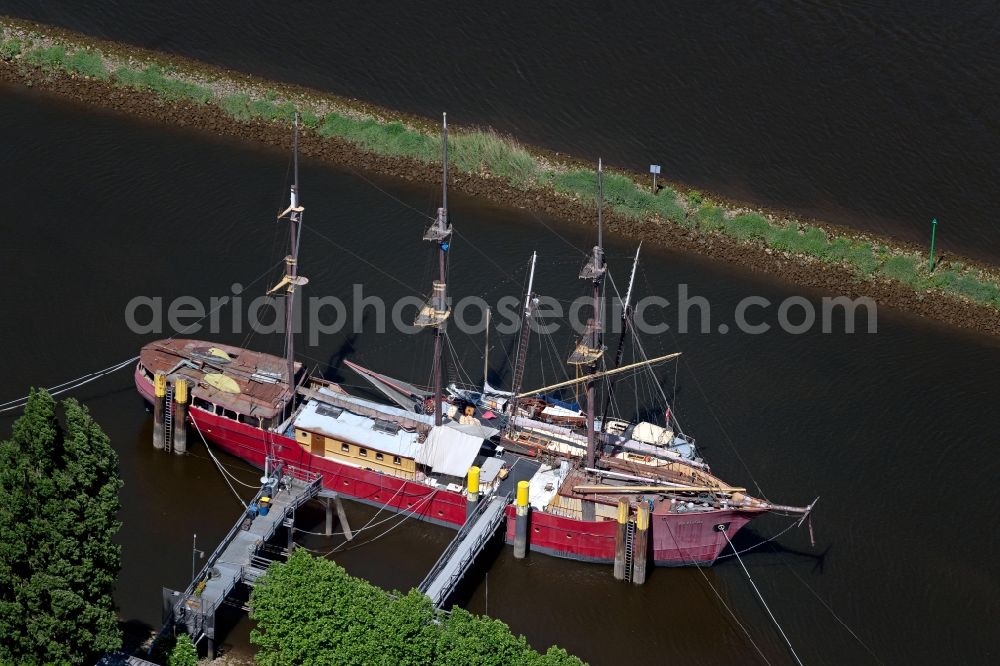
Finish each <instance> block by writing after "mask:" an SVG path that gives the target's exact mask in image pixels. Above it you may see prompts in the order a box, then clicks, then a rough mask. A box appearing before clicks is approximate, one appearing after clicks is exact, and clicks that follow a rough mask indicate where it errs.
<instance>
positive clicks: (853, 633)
mask: <svg viewBox="0 0 1000 666" xmlns="http://www.w3.org/2000/svg"><path fill="white" fill-rule="evenodd" d="M771 550H772V551H773V552H774V554H775V555H777V556H778V559H779V560H781V563H782V564H784V565H785V566H786V567H788V570H789V571H791V572H792V575H793V576H795V577H796V578H798V579H799V582H800V583H802V585H803V586H804V587H805V588H806V589H807V590H809V592H810V593H811V594H812V595H813V596H814V597H816V601H818V602H820V603H821V604H822V605H823V607H824V608H826V610H828V611H829V612H830V615H832V616H833V619H834V620H836V621H837V622H839V623H840V626H842V627H843V628H844V629H845V630H846V631H847V633H849V634H850V635H851V636H852V637H853V638H854V640H856V641H857V642H858V644H859V645H861V647H863V648H864V649H865V650H867V651H868V654H870V655H871V656H872V659H874V660H875V662H876V663H879V664H881V663H883V662H882V660H881V659H879V658H878V655H877V654H875V652H874V651H873V650H872V649H871V648H870V647H868V644H867V643H865V642H864V641H863V640H861V637H860V636H858V635H857V634H856V633H855V632H854V630H853V629H851V628H850V627H849V626H848V625H847V623H846V622H844V621H843V620H842V619H840V616H839V615H837V613H836V612H835V611H834V610H833V608H831V607H830V604H828V603H826V601H824V600H823V597H821V596H819V594H818V593H817V592H816V590H814V589H813V588H812V586H810V585H809V583H807V582H806V581H805V580H803V578H802V576H800V575H799V574H798V572H796V571H795V569H794V568H792V565H790V564H789V563H788V562H787V561H785V558H784V557H782V556H781V553H779V552H778V551H777V550H775V548H774V546H771Z"/></svg>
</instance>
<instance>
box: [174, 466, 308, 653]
mask: <svg viewBox="0 0 1000 666" xmlns="http://www.w3.org/2000/svg"><path fill="white" fill-rule="evenodd" d="M321 486H322V477H321V476H320V475H319V474H317V473H314V472H306V471H304V470H299V469H295V468H293V467H290V466H286V465H283V464H282V463H278V464H277V465H275V466H274V468H273V470H272V472H271V475H270V477H269V479H268V481H267V482H266V483H264V484H263V485H262V486H261V488H260V490H259V491H258V492H257V494H256V495H255V496H254V499H253V501H252V503H251V505H250V506H251V507H254V506H257V507H260V506H262V502H261V500H262V498H264V497H268V498H270V501H269V503H268V504H269V506H268V509H267V513H266V515H262V512H261V511H259V510H258V511H256V512H254V511H247V512H245V513H243V514H242V515H241V516H240V518H239V519H238V520H237V521H236V523H235V524H234V525H233V527H232V529H230V530H229V533H228V534H226V536H225V538H224V539H223V540H222V541H221V542H220V543H219V545H218V547H216V549H215V551H214V552H213V553H212V554H211V555H210V556H209V558H208V559H207V560H206V562H205V566H204V567H203V568H202V569H201V571H200V572H198V575H196V576H195V577H194V580H192V581H191V584H190V585H188V587H187V589H186V590H184V592H174V591H172V590H166V589H164V625H163V629H161V632H160V633H161V635H162V634H163V633H164V632H165V631H166V630H167V629H168V628H170V627H171V626H176V625H182V626H183V627H184V628H185V629H186V631H187V633H188V635H190V636H191V637H192V639H193V640H194V641H195V643H198V642H200V641H201V640H202V639H203V638H204V639H206V640H207V641H208V649H207V651H208V656H209V658H213V657H214V656H215V654H214V653H215V619H216V614H217V612H218V611H219V609H220V607H221V606H222V605H223V604H224V603H226V602H227V599H228V598H229V597H230V596H231V595H232V594H233V592H234V590H235V588H236V586H237V585H240V584H246V585H253V584H254V582H255V581H256V580H257V578H259V577H260V576H261V575H263V573H264V572H265V571H266V570H267V567H268V565H269V564H270V563H271V562H272V561H274V559H275V556H278V557H282V556H284V557H287V555H288V552H289V550H290V549H291V545H292V544H291V539H292V530H293V526H294V520H295V511H296V509H298V508H299V507H300V506H302V505H303V504H305V503H306V502H307V501H309V500H310V499H312V498H313V497H315V496H316V495H317V494H319V492H320V490H321ZM281 527H285V528H286V529H287V530H288V542H289V543H288V544H287V546H286V548H274V547H272V546H269V545H268V542H269V541H271V540H272V539H273V538H274V536H275V534H276V533H277V532H278V530H279V529H280V528H281Z"/></svg>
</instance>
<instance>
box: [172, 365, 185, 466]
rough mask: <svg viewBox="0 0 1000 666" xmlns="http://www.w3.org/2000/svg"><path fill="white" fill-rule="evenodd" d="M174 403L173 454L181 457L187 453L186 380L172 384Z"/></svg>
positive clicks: (179, 380)
mask: <svg viewBox="0 0 1000 666" xmlns="http://www.w3.org/2000/svg"><path fill="white" fill-rule="evenodd" d="M174 402H175V404H176V407H174V409H175V410H176V413H175V414H174V416H175V417H176V418H175V419H174V429H173V430H174V441H173V449H174V453H176V454H178V455H183V454H185V453H187V411H188V405H187V403H188V383H187V380H186V379H178V380H177V381H175V382H174Z"/></svg>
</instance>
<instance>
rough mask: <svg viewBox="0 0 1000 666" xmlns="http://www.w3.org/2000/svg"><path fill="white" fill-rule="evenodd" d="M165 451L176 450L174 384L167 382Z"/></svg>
mask: <svg viewBox="0 0 1000 666" xmlns="http://www.w3.org/2000/svg"><path fill="white" fill-rule="evenodd" d="M163 450H164V451H167V452H170V451H173V450H174V383H173V382H167V395H166V398H165V399H164V404H163Z"/></svg>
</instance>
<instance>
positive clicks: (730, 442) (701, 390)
mask: <svg viewBox="0 0 1000 666" xmlns="http://www.w3.org/2000/svg"><path fill="white" fill-rule="evenodd" d="M642 279H643V280H644V281H645V282H646V287H647V289H648V288H649V287H650V284H649V278H648V277H647V276H646V270H645V269H643V270H642ZM616 291H617V290H616ZM667 330H668V331H669V332H670V337H671V339H673V341H674V347H675V348H676V349H677V350H680V344H679V343H678V341H677V336H676V335H675V334H674V331H673V329H672V328H668V329H667ZM636 342H638V340H636ZM640 345H641V343H640ZM679 363H683V364H684V366H685V367H686V368H687V371H688V373H689V374H690V375H691V378H692V379H693V380H694V384H695V386H696V387H697V389H698V393H699V394H701V398H702V400H703V401H704V403H705V406H706V407H708V412H709V413H710V414H711V415H712V419H713V420H714V421H715V423H716V425H718V426H719V430H720V431H721V432H722V438H723V440H725V442H726V444H728V445H729V448H730V449H731V450H732V452H733V453H734V454H735V455H736V459H737V460H738V461H739V462H740V464H741V465H742V466H743V469H744V470H745V471H746V473H747V476H749V477H750V480H751V481H753V485H754V486H755V487H756V488H757V492H759V493H760V496H761V497H762V498H763V499H765V500H767V501H768V502H770V501H771V500H769V499H768V498H767V495H766V494H765V493H764V489H763V488H761V487H760V483H758V481H757V479H756V478H755V477H754V475H753V472H751V471H750V466H749V465H747V463H746V461H745V460H744V459H743V456H741V455H740V452H739V450H738V449H737V448H736V444H735V442H733V438H732V437H730V436H729V431H728V430H726V427H725V426H724V425H722V421H721V420H720V419H719V415H718V414H717V413H716V412H715V408H714V407H712V403H711V402H709V400H708V395H707V394H706V393H705V389H704V388H702V386H701V381H700V380H699V379H698V375H697V374H695V372H694V370H693V369H692V367H691V365H690V364H689V363H688V362H687V361H686V360H685V358H684V356H681V357H680V358H679ZM676 381H677V380H676V377H675V378H674V383H675V395H676ZM661 390H662V389H661ZM678 429H679V430H680V423H678ZM681 432H682V433H683V430H681Z"/></svg>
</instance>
